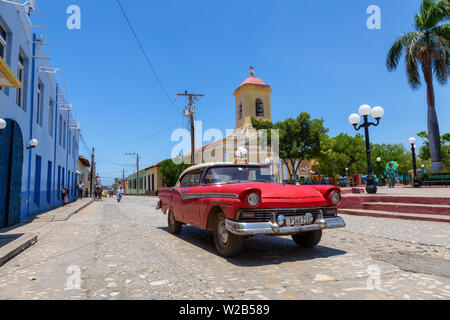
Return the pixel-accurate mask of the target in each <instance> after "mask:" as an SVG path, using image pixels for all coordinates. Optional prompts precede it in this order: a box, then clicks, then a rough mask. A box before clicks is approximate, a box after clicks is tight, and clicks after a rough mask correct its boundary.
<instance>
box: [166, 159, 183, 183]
mask: <svg viewBox="0 0 450 320" xmlns="http://www.w3.org/2000/svg"><path fill="white" fill-rule="evenodd" d="M187 168H189V165H188V164H185V163H183V162H181V164H175V163H174V161H172V159H168V160H164V161H163V162H162V163H161V168H160V170H161V174H162V178H163V184H164V186H166V187H173V186H175V184H176V183H177V180H178V178H179V177H180V175H181V174H182V173H183V171H184V170H186V169H187Z"/></svg>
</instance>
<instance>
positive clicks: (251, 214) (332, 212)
mask: <svg viewBox="0 0 450 320" xmlns="http://www.w3.org/2000/svg"><path fill="white" fill-rule="evenodd" d="M320 210H322V214H323V217H324V218H331V217H336V216H337V208H335V207H324V208H318V207H316V208H293V209H241V210H239V212H238V216H237V221H238V222H269V221H270V219H271V217H272V214H273V213H275V215H276V216H277V217H278V216H279V215H281V214H282V215H284V216H286V217H291V216H302V215H305V214H306V213H311V214H312V215H313V217H314V219H316V218H317V217H318V216H319V215H320Z"/></svg>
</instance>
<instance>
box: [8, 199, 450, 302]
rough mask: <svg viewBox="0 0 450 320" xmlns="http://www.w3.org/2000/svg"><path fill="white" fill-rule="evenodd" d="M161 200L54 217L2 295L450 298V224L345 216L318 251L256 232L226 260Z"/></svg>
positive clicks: (12, 267)
mask: <svg viewBox="0 0 450 320" xmlns="http://www.w3.org/2000/svg"><path fill="white" fill-rule="evenodd" d="M155 205H156V199H152V198H143V197H142V198H138V197H125V198H124V199H123V202H121V203H120V204H119V203H117V202H116V201H115V199H105V200H104V201H103V202H96V203H94V204H92V205H90V206H89V207H87V208H86V209H84V210H82V211H81V212H79V213H77V214H75V215H73V216H72V217H71V218H70V219H69V220H67V221H55V222H51V224H52V229H51V231H48V232H46V233H44V234H42V235H41V236H40V237H39V240H38V242H37V243H36V244H35V245H34V246H32V247H30V248H29V249H27V250H26V251H24V252H23V253H21V254H20V255H18V256H17V257H15V258H14V259H12V260H10V261H9V262H7V263H6V264H5V265H3V266H2V267H1V268H0V299H80V300H84V299H262V300H264V299H450V250H449V249H450V224H448V223H437V222H420V221H407V220H393V219H383V218H369V217H357V216H347V215H344V216H343V217H344V219H345V220H346V223H347V227H346V228H344V229H336V230H326V231H324V235H323V238H322V242H321V243H320V245H319V246H317V247H316V248H314V249H300V248H298V247H297V246H296V245H295V243H294V242H293V241H292V240H291V238H290V237H265V236H257V237H253V238H250V239H247V240H246V241H245V244H244V249H243V251H242V253H241V254H240V255H239V256H238V257H235V258H229V259H226V258H223V257H221V256H218V255H217V254H216V252H215V249H214V246H213V240H212V238H213V237H212V233H210V232H206V231H201V230H199V229H196V228H194V227H190V226H185V227H184V229H183V232H182V233H181V234H180V235H179V236H173V235H171V234H169V233H168V231H167V221H166V219H167V218H166V216H164V215H163V214H162V213H161V211H159V210H155V209H154V208H155ZM48 225H49V223H48V222H46V223H44V222H43V223H42V228H44V226H45V228H48ZM77 268H79V270H80V271H81V273H80V274H81V288H80V289H77V288H71V287H70V286H69V285H70V280H71V279H72V275H71V274H70V273H71V272H72V271H73V270H76V269H77Z"/></svg>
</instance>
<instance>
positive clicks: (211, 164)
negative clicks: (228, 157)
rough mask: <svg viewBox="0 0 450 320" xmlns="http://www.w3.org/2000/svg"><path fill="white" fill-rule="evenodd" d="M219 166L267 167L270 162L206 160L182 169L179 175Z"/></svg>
mask: <svg viewBox="0 0 450 320" xmlns="http://www.w3.org/2000/svg"><path fill="white" fill-rule="evenodd" d="M220 166H232V167H243V166H257V167H268V166H270V164H266V163H234V162H207V163H200V164H196V165H194V166H192V167H189V168H187V169H186V170H184V171H183V173H182V174H181V175H180V177H182V176H184V175H185V174H186V173H188V172H191V171H196V170H201V169H204V168H210V167H220Z"/></svg>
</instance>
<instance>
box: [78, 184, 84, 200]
mask: <svg viewBox="0 0 450 320" xmlns="http://www.w3.org/2000/svg"><path fill="white" fill-rule="evenodd" d="M83 191H84V183H83V182H80V184H79V185H78V197H79V198H80V199H83Z"/></svg>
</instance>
